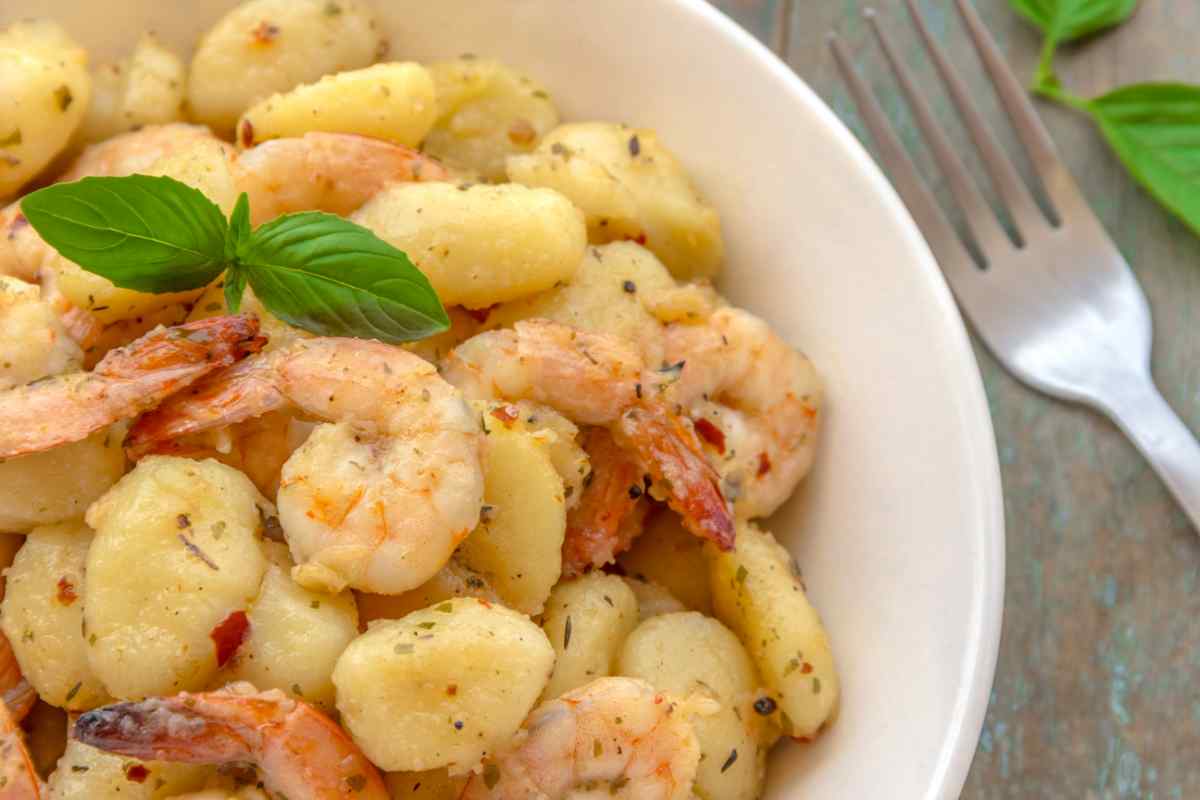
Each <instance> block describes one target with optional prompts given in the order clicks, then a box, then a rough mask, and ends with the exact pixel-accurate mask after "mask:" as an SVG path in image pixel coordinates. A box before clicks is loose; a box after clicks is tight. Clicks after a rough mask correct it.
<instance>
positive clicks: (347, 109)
mask: <svg viewBox="0 0 1200 800" xmlns="http://www.w3.org/2000/svg"><path fill="white" fill-rule="evenodd" d="M436 113H437V103H436V101H435V99H434V89H433V78H431V77H430V75H429V72H428V70H426V69H425V68H424V67H422V66H421V65H420V64H413V63H411V62H395V63H390V64H376V65H374V66H371V67H367V68H365V69H357V70H350V71H348V72H339V73H336V74H334V75H326V76H325V77H324V78H321V80H319V81H317V82H316V83H306V84H304V85H302V86H297V87H296V88H295V89H292V90H291V91H288V92H283V93H281V94H273V95H271V96H270V97H268V98H266V99H263V100H260V101H259V102H257V103H255V104H254V105H253V106H251V107H250V108H249V109H247V110H246V113H245V114H243V115H242V118H241V120H239V121H238V126H237V141H238V144H239V145H241V146H242V147H252V146H254V145H255V144H258V143H259V142H264V141H266V140H268V139H277V138H280V137H283V136H302V135H304V134H305V133H308V132H309V131H325V132H327V133H356V134H358V135H359V136H371V137H374V138H376V139H387V140H390V141H393V142H396V143H397V144H402V145H405V146H407V147H415V146H416V145H417V144H419V143H420V141H421V139H423V138H424V137H425V134H426V133H428V132H429V129H430V127H431V126H432V125H433V119H434V115H435V114H436Z"/></svg>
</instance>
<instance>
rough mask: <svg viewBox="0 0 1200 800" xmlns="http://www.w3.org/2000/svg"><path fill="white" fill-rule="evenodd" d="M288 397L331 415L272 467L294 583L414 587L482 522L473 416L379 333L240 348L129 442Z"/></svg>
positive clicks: (310, 412) (285, 404)
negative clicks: (235, 360)
mask: <svg viewBox="0 0 1200 800" xmlns="http://www.w3.org/2000/svg"><path fill="white" fill-rule="evenodd" d="M283 408H288V409H290V410H295V411H297V412H299V413H302V414H304V415H307V416H308V417H312V418H316V419H318V420H321V421H323V422H324V423H328V424H322V425H319V426H317V428H316V429H315V430H314V431H313V432H312V433H311V434H310V435H309V437H308V439H307V441H305V443H304V444H303V445H302V446H301V447H300V448H299V449H298V450H296V452H295V453H293V454H292V455H291V456H290V457H289V458H288V460H287V462H286V463H285V464H284V465H283V470H282V474H281V477H280V487H279V495H278V500H277V503H278V506H279V521H280V523H281V524H282V525H283V530H284V535H285V536H286V538H287V542H288V546H289V548H290V549H291V551H292V555H293V557H294V558H295V560H296V563H297V565H298V566H297V567H296V570H295V571H294V573H293V575H294V577H295V578H296V580H297V581H299V582H300V583H302V584H304V585H306V586H309V587H312V588H321V589H326V590H331V591H339V590H341V589H343V588H345V587H346V586H352V587H354V588H355V589H359V590H361V591H366V592H375V593H378V594H398V593H400V592H404V591H407V590H409V589H414V588H416V587H417V586H420V585H421V584H423V583H424V582H425V581H426V580H428V579H429V578H431V577H432V576H433V575H434V574H435V573H436V572H437V571H438V570H439V569H441V567H442V566H443V565H444V564H445V563H446V561H447V560H448V559H449V558H450V554H451V553H453V552H454V548H455V547H457V546H458V544H459V543H460V542H461V541H462V540H463V539H464V538H465V537H466V535H467V534H468V533H470V532H471V530H473V529H474V528H475V525H476V524H477V523H478V522H479V512H480V508H481V506H482V502H483V470H482V467H481V465H480V453H481V449H482V446H483V433H482V431H481V430H480V426H479V420H478V419H477V418H476V417H475V416H474V415H473V414H472V412H471V411H470V409H469V408H468V406H467V404H466V403H465V402H464V401H463V398H462V395H461V394H460V393H459V391H458V390H457V389H455V388H454V387H453V386H451V385H450V384H448V383H446V381H444V380H442V378H441V377H440V376H439V375H438V373H437V369H436V368H435V367H434V366H433V365H432V364H430V363H428V362H427V361H424V360H423V359H421V358H420V357H418V356H415V355H413V354H412V353H409V352H407V351H405V350H402V349H400V348H398V347H393V346H391V345H386V344H383V343H381V342H374V341H365V340H362V339H338V338H323V339H301V340H297V341H295V342H292V343H291V344H289V345H287V346H286V347H283V348H281V349H279V350H274V351H271V352H269V353H263V354H262V355H260V356H258V357H257V358H254V359H248V360H247V361H245V362H243V363H241V364H239V365H237V366H236V367H234V368H232V369H230V370H227V371H225V372H223V373H221V374H219V375H215V376H213V377H212V378H211V379H209V380H207V381H205V382H203V383H202V384H200V385H198V386H196V387H194V389H193V392H192V393H189V394H181V395H178V396H177V397H176V398H172V399H171V400H170V401H168V402H167V403H165V404H163V405H162V406H161V407H159V408H158V409H157V410H156V411H154V412H153V413H151V414H148V415H146V416H145V417H143V418H142V419H141V420H140V421H139V422H138V423H137V425H135V426H134V429H133V430H132V431H131V432H130V437H129V445H130V450H129V452H130V454H131V455H133V456H134V457H136V456H138V455H140V454H143V453H146V452H149V451H152V450H154V449H157V448H158V447H159V446H160V445H162V444H164V443H165V444H166V445H167V446H169V443H170V442H171V441H172V440H174V439H176V438H177V437H179V436H183V435H190V434H195V433H199V432H202V431H205V430H212V429H214V428H220V427H223V426H226V425H230V424H233V423H237V422H241V421H242V420H246V419H249V418H252V417H257V416H260V415H262V414H264V413H266V412H269V411H275V410H279V409H283Z"/></svg>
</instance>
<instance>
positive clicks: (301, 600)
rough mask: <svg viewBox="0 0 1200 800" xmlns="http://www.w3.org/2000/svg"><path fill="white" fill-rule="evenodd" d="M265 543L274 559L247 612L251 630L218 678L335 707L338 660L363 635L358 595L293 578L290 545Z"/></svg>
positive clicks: (264, 545)
mask: <svg viewBox="0 0 1200 800" xmlns="http://www.w3.org/2000/svg"><path fill="white" fill-rule="evenodd" d="M263 547H264V549H265V550H266V554H267V558H268V561H269V562H270V563H269V564H268V566H267V569H266V572H265V573H264V574H263V578H262V585H261V587H260V588H259V590H258V596H257V597H256V598H255V599H254V602H253V603H252V604H251V606H250V609H249V610H248V611H247V612H246V619H247V623H248V627H247V631H246V635H245V637H244V638H243V639H242V641H241V643H240V645H239V646H238V648H237V649H236V650H235V651H234V653H233V656H232V658H231V659H230V661H229V662H228V663H227V664H226V665H225V667H224V668H223V669H222V670H221V673H220V674H219V675H218V677H217V680H216V681H215V683H216V684H218V685H221V684H225V683H232V682H234V681H249V682H250V683H252V684H253V685H254V686H255V687H256V688H258V689H281V690H283V691H285V692H287V693H288V694H290V695H292V696H293V697H295V698H297V699H300V700H305V701H307V702H309V703H312V704H313V705H316V706H319V707H321V708H323V709H326V710H332V709H333V697H334V692H333V681H332V675H333V665H334V664H335V663H336V662H337V659H338V656H340V655H341V654H342V651H343V650H345V649H346V645H348V644H349V643H350V641H351V640H352V639H354V637H355V636H357V635H358V609H357V607H356V605H355V603H354V597H353V595H351V594H350V592H341V593H339V594H321V593H318V592H313V591H309V590H308V589H305V588H303V587H301V586H300V585H299V584H297V583H296V582H295V581H294V580H292V578H291V575H290V573H291V569H292V562H291V558H290V557H289V556H288V553H287V547H285V546H284V545H283V544H280V543H279V542H264V543H263ZM297 653H303V654H304V658H296V654H297Z"/></svg>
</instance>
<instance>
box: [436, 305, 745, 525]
mask: <svg viewBox="0 0 1200 800" xmlns="http://www.w3.org/2000/svg"><path fill="white" fill-rule="evenodd" d="M443 374H444V375H445V376H446V379H447V380H448V381H450V382H451V383H453V384H454V385H456V386H458V387H460V388H462V389H463V391H464V393H465V394H466V395H467V396H468V398H470V399H472V400H486V399H491V398H494V397H497V396H498V397H499V398H501V399H505V400H534V401H536V402H539V403H543V404H545V405H548V406H550V407H551V408H553V409H555V410H556V411H558V412H560V413H562V414H564V415H565V416H567V417H569V418H571V419H573V420H575V421H576V422H580V423H584V424H588V425H603V426H606V427H607V428H608V429H609V430H610V432H611V433H612V436H613V439H614V440H615V441H616V443H617V445H618V446H620V447H621V448H623V449H625V450H626V451H628V452H629V453H631V454H632V455H633V457H634V458H635V460H636V461H637V462H638V463H639V464H640V465H641V468H642V472H643V473H645V474H647V475H649V477H650V479H651V484H652V487H653V491H655V492H659V493H662V494H664V495H665V499H666V501H667V503H668V505H670V506H671V507H672V508H674V509H675V510H676V511H677V512H679V514H680V515H681V516H682V517H683V519H684V524H685V525H686V526H687V527H688V530H690V531H691V532H692V533H694V534H696V535H697V536H700V537H703V538H706V539H710V540H712V541H713V542H715V543H716V544H717V545H718V546H720V547H721V548H722V549H728V548H730V547H732V546H733V535H734V534H733V518H732V514H731V513H730V511H729V508H728V506H727V504H726V502H725V499H724V498H723V497H722V496H721V490H720V487H719V483H718V476H717V473H716V472H715V471H714V470H713V469H712V467H711V466H709V464H708V463H707V461H705V458H704V455H703V452H702V446H701V444H700V441H699V440H698V439H697V438H696V434H695V432H694V431H693V430H692V428H691V426H690V425H688V424H686V423H685V421H684V420H683V419H681V418H679V417H677V416H676V415H675V414H674V412H673V410H672V409H671V408H670V407H669V406H668V405H666V404H665V403H664V402H663V401H662V399H661V395H662V394H663V393H664V391H665V389H666V387H667V386H668V384H669V382H670V381H672V380H674V379H675V378H676V376H677V374H678V370H677V369H674V368H668V369H667V370H666V371H659V372H650V371H647V370H646V369H645V368H644V365H643V363H642V358H641V356H640V355H639V354H638V351H637V350H636V349H635V348H634V347H633V345H631V344H629V343H627V342H624V341H623V340H621V339H618V338H616V337H613V336H609V335H606V334H598V333H587V332H584V331H580V330H577V329H575V328H571V327H569V326H567V325H562V324H559V323H557V322H550V321H548V320H525V321H522V322H518V323H517V324H516V325H515V326H514V327H513V328H512V329H505V330H495V331H488V332H486V333H481V334H479V335H478V336H475V337H473V338H471V339H469V340H468V341H466V342H464V343H463V344H461V345H460V346H458V347H457V348H455V349H454V351H453V352H451V353H450V355H449V356H448V357H447V359H446V363H445V364H444V370H443Z"/></svg>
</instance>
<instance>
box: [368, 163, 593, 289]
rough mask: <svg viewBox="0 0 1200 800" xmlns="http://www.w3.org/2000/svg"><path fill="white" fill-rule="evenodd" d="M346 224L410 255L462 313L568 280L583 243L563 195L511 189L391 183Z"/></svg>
mask: <svg viewBox="0 0 1200 800" xmlns="http://www.w3.org/2000/svg"><path fill="white" fill-rule="evenodd" d="M351 219H353V220H354V221H355V222H357V223H358V224H360V225H362V226H364V227H366V228H369V229H370V230H372V231H373V232H374V233H375V234H376V235H377V236H379V237H380V238H381V239H383V240H384V241H386V242H388V243H389V244H391V245H394V246H395V247H398V248H399V249H401V250H403V251H404V252H406V253H408V255H409V257H410V258H412V260H413V262H414V263H415V264H416V265H417V267H418V268H419V269H420V270H421V271H422V272H423V273H425V276H426V277H427V278H429V282H430V283H432V284H433V288H434V289H435V290H436V291H437V293H438V297H439V298H441V300H442V302H443V303H445V304H446V305H462V306H466V307H467V308H487V307H488V306H491V305H494V304H496V303H501V302H504V301H506V300H515V299H517V298H518V297H524V296H526V295H531V294H534V293H536V292H540V291H543V290H545V289H549V288H551V287H552V286H554V285H555V284H556V283H558V282H560V281H563V282H566V281H569V280H570V279H571V277H572V276H574V274H575V270H576V269H578V267H579V262H580V261H581V260H582V259H583V252H584V247H585V246H586V244H587V235H586V231H585V229H584V224H583V215H582V214H580V212H579V210H578V209H577V208H575V206H573V205H571V203H570V202H569V201H568V200H567V199H566V198H565V197H563V196H562V195H561V194H559V193H558V192H554V191H550V190H548V189H531V188H528V187H525V186H517V185H513V184H504V185H500V186H485V185H475V186H468V185H465V184H463V185H460V186H455V185H453V184H450V183H396V184H393V185H392V186H390V187H388V188H387V189H384V190H383V191H382V192H380V193H379V194H377V195H375V197H373V198H372V199H371V200H369V201H368V202H367V203H366V205H364V206H363V207H362V208H360V209H359V210H358V211H356V212H355V213H354V214H353V216H352V217H351Z"/></svg>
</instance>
